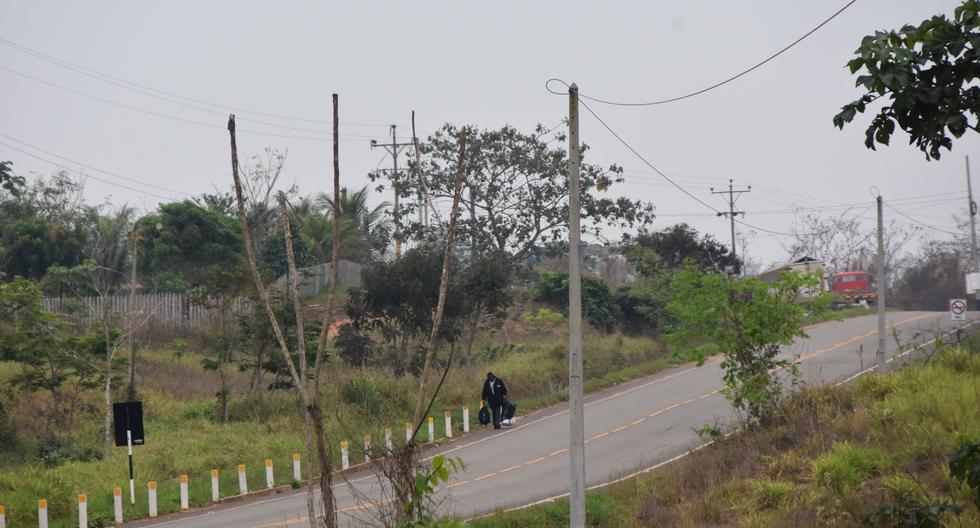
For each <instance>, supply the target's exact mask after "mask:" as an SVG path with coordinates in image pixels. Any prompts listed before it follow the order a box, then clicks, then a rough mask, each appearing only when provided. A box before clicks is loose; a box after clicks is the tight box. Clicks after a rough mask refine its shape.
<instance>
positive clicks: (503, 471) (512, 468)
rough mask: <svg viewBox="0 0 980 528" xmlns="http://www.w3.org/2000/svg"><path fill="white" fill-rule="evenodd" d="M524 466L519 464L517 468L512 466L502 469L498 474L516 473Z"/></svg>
mask: <svg viewBox="0 0 980 528" xmlns="http://www.w3.org/2000/svg"><path fill="white" fill-rule="evenodd" d="M522 466H524V464H517V465H516V466H510V467H509V468H504V469H501V470H500V471H499V472H498V473H507V472H508V471H514V470H515V469H517V468H519V467H522Z"/></svg>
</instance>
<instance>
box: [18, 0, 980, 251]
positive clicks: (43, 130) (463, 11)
mask: <svg viewBox="0 0 980 528" xmlns="http://www.w3.org/2000/svg"><path fill="white" fill-rule="evenodd" d="M844 3H845V0H822V1H818V2H812V1H811V2H803V1H787V0H759V1H741V2H730V1H728V2H723V1H701V0H699V1H684V2H663V1H647V2H639V1H636V2H580V1H575V2H570V1H565V2H543V1H538V2H516V1H509V2H500V1H498V2H483V3H476V2H460V1H451V2H450V1H442V2H433V1H424V2H423V1H415V2H393V1H381V0H378V1H373V2H254V1H252V2H238V1H236V2H231V1H222V2H200V1H195V2H175V1H172V2H132V1H116V2H107V1H88V2H64V1H63V2H50V1H36V0H35V1H29V2H27V1H23V2H14V1H11V0H0V37H2V38H5V39H8V40H11V41H14V42H17V43H19V44H22V45H25V46H28V47H30V48H33V49H35V50H38V51H41V52H44V53H47V54H49V55H52V56H54V57H57V58H60V59H63V60H66V61H70V62H72V63H75V64H78V65H80V66H84V67H86V68H90V69H93V70H96V71H99V72H102V73H106V74H109V75H113V76H116V77H119V78H122V79H126V80H129V81H133V82H137V83H141V84H144V85H147V86H150V87H153V88H157V89H161V90H166V91H169V92H173V93H176V94H179V95H183V96H188V97H193V98H196V99H200V100H204V101H210V102H219V103H222V104H226V105H230V106H236V107H242V108H247V109H251V110H258V111H262V112H267V113H274V114H283V115H290V116H298V117H304V118H307V119H313V120H323V121H329V119H330V94H331V93H333V92H337V93H339V94H340V104H341V122H342V126H341V134H342V135H345V136H346V137H344V140H343V142H342V143H341V171H342V179H343V184H344V185H345V186H347V187H349V188H360V187H361V186H362V185H364V184H365V183H366V182H367V179H366V177H365V175H366V173H367V172H368V171H370V170H372V169H374V168H375V167H376V166H377V165H378V163H379V161H381V158H382V155H383V153H382V152H381V151H379V150H374V151H372V150H371V149H370V148H369V143H368V138H369V137H377V138H378V139H379V140H383V139H385V138H386V137H387V134H388V129H387V124H389V123H397V124H399V134H400V136H401V137H402V138H406V139H407V138H408V136H409V135H410V130H409V129H408V128H407V125H409V124H410V112H411V111H412V110H415V111H416V112H417V122H418V125H419V130H420V135H425V134H427V133H428V132H431V131H432V130H434V129H435V128H437V127H438V126H439V125H440V124H442V123H444V122H447V121H448V122H453V123H456V124H463V123H468V124H476V125H479V126H481V127H486V128H491V127H500V126H502V125H504V124H512V125H514V126H516V127H518V128H520V129H523V130H526V131H529V130H531V129H532V128H533V126H534V125H535V124H536V123H543V124H545V125H547V126H551V125H554V124H556V123H558V122H559V121H560V120H561V119H562V118H563V117H564V113H565V112H566V109H567V101H566V99H565V98H563V97H558V96H554V95H551V94H549V93H548V92H546V91H545V89H544V82H545V80H546V79H548V78H550V77H559V78H562V79H565V80H567V81H569V82H571V81H575V82H577V83H578V85H579V87H580V89H581V91H582V93H585V94H590V95H595V96H599V97H606V98H612V99H617V100H627V101H636V100H650V99H659V98H663V97H669V96H673V95H678V94H681V93H685V92H688V91H690V90H692V89H698V88H701V87H703V86H704V85H707V84H711V83H713V82H716V81H718V80H720V79H723V78H725V77H728V76H729V75H731V74H734V73H736V72H738V71H740V70H742V69H744V68H746V67H748V66H750V65H752V64H754V63H755V62H758V61H759V60H761V59H762V58H763V57H765V56H767V55H769V54H771V53H773V52H774V51H775V50H777V49H779V48H781V47H783V46H784V45H786V44H787V43H789V42H790V41H792V40H794V39H795V38H797V37H798V36H799V35H801V34H802V33H804V32H806V31H807V30H809V29H810V28H812V27H813V26H814V25H816V24H817V23H819V22H820V21H822V20H823V19H825V18H826V17H827V16H829V15H830V14H831V13H833V12H834V11H836V10H837V9H839V8H840V7H841V6H842V5H843V4H844ZM958 4H959V2H958V1H957V0H859V1H858V3H857V4H856V5H854V6H852V7H851V8H850V9H848V10H847V11H845V13H844V14H842V15H841V16H840V17H839V18H837V19H836V20H834V21H833V22H831V23H830V24H829V25H828V26H826V27H825V28H823V29H822V30H821V31H819V32H818V33H816V34H815V35H813V36H811V37H810V38H809V39H807V40H806V41H804V42H803V43H801V44H800V45H799V46H797V47H796V48H794V49H793V50H791V51H790V52H788V53H787V54H785V55H783V56H781V57H779V58H777V59H776V60H775V61H773V62H771V63H770V64H768V65H766V66H764V67H762V68H761V69H759V70H757V71H755V72H753V73H751V74H750V75H748V76H746V77H744V78H742V79H739V80H738V81H735V82H734V83H732V84H729V85H727V86H725V87H722V88H720V89H718V90H715V91H713V92H710V93H708V94H705V95H703V96H699V97H696V98H693V99H690V100H687V101H682V102H678V103H674V104H670V105H665V106H660V107H653V108H614V107H608V106H603V105H598V104H593V105H592V106H593V108H594V109H595V110H596V111H597V112H598V113H599V115H600V116H602V117H603V118H604V119H605V120H606V121H607V122H608V123H609V124H610V125H611V126H612V127H613V128H615V129H616V130H617V131H618V132H619V133H620V134H622V135H623V137H624V138H626V139H627V140H628V141H630V142H631V143H632V144H633V145H634V147H636V148H637V150H639V151H640V152H641V153H642V154H643V155H644V156H646V157H647V159H649V160H650V161H651V162H652V163H654V164H655V165H656V166H657V167H658V168H660V169H661V170H663V171H664V172H666V173H667V174H668V175H671V176H676V177H677V181H678V183H680V184H682V185H684V186H685V187H686V188H687V189H688V190H689V191H691V192H692V193H694V194H697V195H698V196H699V197H701V198H702V199H704V200H705V201H707V202H708V203H710V204H712V205H715V206H716V207H718V208H721V207H722V204H723V202H722V200H721V198H720V197H718V196H712V195H711V194H710V193H709V189H708V187H709V186H711V185H714V186H716V187H718V186H723V185H725V184H726V183H727V180H728V178H734V179H735V181H736V184H741V185H747V184H751V185H752V186H753V192H752V193H751V194H749V195H747V196H745V197H743V198H742V199H741V201H740V202H739V208H740V209H745V210H747V211H748V213H749V216H748V217H747V218H746V221H747V222H749V223H751V224H753V225H757V226H759V227H762V228H766V229H771V230H775V231H786V230H787V228H788V224H789V221H790V220H791V215H789V214H768V213H764V211H771V210H779V209H785V208H786V207H788V206H789V205H790V204H791V203H796V204H798V205H803V206H809V207H820V206H827V205H830V202H834V203H838V204H839V203H845V204H850V203H862V204H867V205H871V204H872V203H873V199H872V198H871V196H870V194H869V191H868V188H869V186H871V185H875V186H877V187H878V189H880V190H881V192H882V194H883V195H884V196H885V198H886V200H888V199H896V198H909V197H915V196H920V195H935V194H937V193H952V192H960V191H963V190H964V189H963V188H964V169H963V156H964V155H966V154H970V153H977V151H978V149H977V147H978V145H980V141H978V138H977V137H976V135H975V134H971V135H970V136H969V137H968V138H965V139H963V140H960V141H958V142H956V145H955V148H954V151H953V152H952V153H950V154H947V155H945V156H944V158H943V159H942V160H941V161H939V162H935V161H933V162H926V161H925V159H924V157H923V156H922V154H921V153H920V152H919V151H918V150H916V149H914V148H912V147H909V146H907V145H906V144H905V143H906V139H905V137H904V134H899V135H897V136H896V137H895V138H894V141H893V146H892V147H889V148H882V149H880V150H879V151H878V152H871V151H868V150H866V149H865V148H864V146H863V137H864V136H863V131H864V127H863V125H864V124H866V123H867V121H868V120H867V118H860V117H859V118H858V120H859V122H858V123H857V124H856V126H854V125H852V126H850V127H848V128H847V129H846V130H845V131H844V132H841V131H838V130H837V129H835V128H833V126H832V125H831V118H832V116H833V115H834V114H835V113H836V111H837V109H838V107H840V106H841V105H842V104H844V103H846V102H849V101H850V100H851V99H853V98H855V97H856V96H857V95H858V91H857V90H856V89H855V88H854V87H853V84H854V83H853V78H852V77H851V76H850V75H849V74H848V73H847V71H846V70H845V69H844V68H843V65H844V63H845V62H846V61H847V60H849V59H850V56H851V54H852V52H853V50H854V49H855V48H856V47H857V45H858V44H859V42H860V39H861V37H862V36H863V35H866V34H868V33H870V32H872V31H874V30H875V29H891V28H894V27H897V26H900V25H901V24H903V23H906V22H916V23H917V22H919V21H920V20H922V19H924V18H927V17H929V16H931V15H933V14H936V13H940V12H944V13H951V12H952V10H953V8H954V7H955V6H956V5H958ZM0 66H2V67H4V68H8V69H13V70H16V71H18V72H21V73H23V74H28V75H31V76H34V77H36V78H39V79H43V80H44V81H48V82H51V83H57V84H60V85H62V86H66V87H70V88H72V89H74V90H77V91H81V92H84V93H87V94H90V95H93V96H98V97H101V98H104V99H109V100H112V101H115V102H118V103H122V104H126V105H131V106H135V107H139V108H142V109H145V110H149V111H152V112H157V113H162V114H166V115H169V116H173V117H177V118H181V119H186V120H191V121H197V122H204V123H209V124H212V125H213V126H214V127H215V128H207V127H204V126H198V125H193V124H187V123H183V122H177V121H173V120H168V119H164V118H160V117H157V116H153V115H148V114H146V113H140V112H137V111H134V110H130V109H125V108H120V107H118V106H112V105H109V104H105V103H103V102H99V101H96V100H92V99H88V98H85V97H81V96H78V95H75V94H71V93H66V92H64V91H62V90H58V89H56V88H52V87H49V86H46V85H43V84H39V83H37V82H35V81H32V80H28V79H25V78H22V77H19V76H17V75H14V74H12V73H9V72H8V71H4V70H0V86H2V87H3V91H2V93H3V97H2V98H0V133H2V134H7V135H9V136H12V137H14V138H16V139H18V140H21V141H24V142H27V143H30V144H32V145H35V146H37V147H41V148H43V149H46V150H48V151H50V152H53V153H55V154H58V155H60V156H63V157H66V158H70V159H72V160H74V161H77V162H82V163H85V164H88V165H92V166H94V167H98V168H100V169H104V170H107V171H111V172H115V173H118V174H120V175H123V176H126V177H129V178H134V179H137V180H140V181H145V182H151V183H154V184H156V185H160V186H164V187H168V188H173V189H177V190H181V191H183V192H186V193H190V194H197V193H201V192H208V191H213V190H214V188H215V187H219V188H221V189H225V188H226V187H227V186H228V185H229V184H230V180H231V177H230V169H229V160H228V138H227V132H226V131H225V130H224V125H225V121H226V117H225V116H224V115H223V114H225V113H226V111H224V110H221V109H214V110H216V111H217V113H216V114H211V113H206V112H202V111H198V110H194V109H191V108H187V107H183V106H178V105H174V104H171V103H168V102H165V101H161V100H158V99H154V98H151V97H147V96H144V95H140V94H137V93H133V92H131V91H128V90H124V89H122V88H119V87H116V86H112V85H110V84H106V83H103V82H100V81H97V80H94V79H91V78H89V77H85V76H83V75H79V74H78V73H76V72H72V71H69V70H66V69H64V68H61V67H58V66H56V65H54V64H51V63H49V62H44V61H42V60H39V59H37V58H35V57H32V56H29V55H26V54H24V53H22V52H20V51H17V50H14V49H12V48H9V47H6V46H0ZM212 109H213V108H212ZM583 114H584V112H583ZM237 115H238V116H239V128H241V129H244V130H265V131H274V132H277V133H281V134H287V135H302V136H317V137H320V138H323V140H322V141H311V140H305V139H291V138H281V137H266V136H261V135H249V134H242V135H240V138H239V148H240V150H241V152H242V154H243V155H250V154H257V153H260V152H261V151H262V149H263V148H265V147H267V146H271V147H275V148H288V150H289V156H288V159H287V165H286V171H285V182H286V183H292V182H295V183H297V184H298V185H299V186H300V188H301V190H302V191H303V192H305V193H310V192H315V191H322V190H326V188H327V186H328V178H329V176H330V174H331V173H330V170H331V155H330V142H329V136H326V135H322V134H316V133H311V132H306V131H296V130H290V129H284V128H273V127H270V126H266V125H261V124H256V123H254V122H250V120H249V118H250V117H252V119H253V121H254V120H255V119H258V120H264V121H276V122H278V123H282V124H286V125H289V126H294V127H298V128H311V129H322V130H326V129H327V128H328V125H325V124H317V123H304V122H296V121H281V120H275V119H273V118H266V117H263V116H251V115H250V114H248V113H246V112H237ZM343 123H346V124H343ZM581 129H582V137H583V140H584V141H585V142H587V143H589V144H590V145H591V146H592V150H591V151H590V153H589V154H590V161H592V162H598V163H602V164H608V163H610V162H617V163H619V164H621V165H622V166H624V167H625V168H626V169H627V172H626V178H627V182H626V183H625V184H621V185H618V186H615V187H613V189H612V191H611V193H612V194H625V195H629V196H631V197H634V198H642V199H645V200H649V201H652V202H653V203H654V204H655V205H656V207H657V213H658V214H659V215H660V218H658V220H657V222H656V225H657V226H663V225H669V224H673V223H676V222H680V221H686V222H689V223H691V224H692V225H694V226H695V227H696V228H698V229H699V230H704V231H707V232H709V233H713V234H715V235H717V236H718V238H719V239H720V240H722V241H725V242H726V243H727V241H728V239H729V234H728V224H727V223H726V221H725V220H724V219H721V218H716V217H715V216H713V213H712V212H711V211H709V210H708V209H706V208H705V207H704V206H702V205H701V204H699V203H697V202H695V201H694V200H692V199H690V198H689V197H687V196H685V195H684V194H682V193H681V192H680V191H678V190H676V189H674V188H672V187H670V186H669V185H667V184H666V183H665V182H664V181H663V180H661V179H659V177H656V176H654V175H652V174H651V173H650V172H651V171H650V170H649V169H648V168H647V167H645V166H644V165H643V164H642V163H641V162H640V161H639V160H638V159H636V158H635V157H633V156H632V154H630V153H629V152H628V151H626V150H625V148H623V147H622V146H621V145H620V144H619V143H618V142H617V141H616V140H615V139H614V138H612V137H611V136H610V135H609V134H608V133H607V132H606V131H605V130H604V129H602V128H601V126H600V125H599V124H598V123H597V122H596V121H595V120H593V119H591V117H589V116H588V115H583V122H582V126H581ZM355 136H359V137H355ZM0 141H3V142H5V143H9V144H11V145H14V146H17V147H18V148H24V150H28V151H31V152H33V153H35V154H37V155H39V156H42V157H44V158H48V159H52V160H54V159H55V158H53V157H52V156H50V155H48V154H44V153H40V152H37V151H32V150H31V149H29V148H25V147H23V146H22V145H19V144H17V143H14V142H13V141H11V140H9V139H8V138H5V137H2V136H0ZM977 157H978V161H980V155H978V156H977ZM0 159H9V160H12V161H14V162H15V166H14V168H15V172H17V173H19V174H24V175H27V174H28V173H30V172H32V171H33V172H37V173H40V174H48V173H50V172H52V171H53V170H54V167H52V166H51V165H48V164H46V163H44V162H42V161H39V160H37V159H34V158H31V157H29V156H27V155H24V154H22V153H20V152H16V151H13V150H11V149H10V148H8V147H6V146H3V145H0ZM383 163H384V165H385V166H387V165H388V164H389V163H390V160H385V161H384V162H383ZM66 166H68V167H70V168H73V169H80V168H81V167H79V166H78V165H74V164H71V163H66ZM86 172H88V173H89V174H91V175H92V176H98V177H103V178H106V179H109V180H114V181H116V182H118V183H121V184H124V185H127V186H134V187H139V186H138V185H135V184H132V183H131V182H126V181H123V180H118V179H114V178H111V177H108V176H105V175H103V174H100V173H97V172H94V171H90V170H86ZM146 190H147V191H149V192H153V193H160V194H164V195H173V194H174V193H170V192H166V191H160V190H159V189H152V188H146ZM785 193H794V195H790V194H785ZM87 195H88V198H89V199H90V200H92V201H98V200H101V199H104V198H105V197H107V196H110V195H111V200H112V202H113V203H114V204H121V203H123V202H129V203H130V204H138V205H139V206H140V207H143V208H147V209H151V208H153V207H154V206H155V204H156V203H157V202H158V201H159V199H158V198H155V197H152V196H146V195H141V194H140V193H137V192H133V191H130V190H125V189H122V188H119V187H114V186H112V185H108V184H105V183H102V182H99V181H94V180H89V182H88V185H87ZM958 196H959V197H961V198H962V199H961V200H959V201H949V199H950V198H956V197H958ZM176 197H181V196H180V195H176ZM377 199H378V200H380V199H383V198H382V197H380V196H379V197H377ZM944 199H945V200H946V201H937V200H944ZM926 200H932V201H933V202H932V203H912V204H908V205H906V206H902V209H903V210H905V211H906V212H907V213H908V214H910V215H911V216H913V217H916V218H918V219H919V220H920V221H922V222H924V223H927V224H930V225H934V226H937V227H941V228H943V229H946V230H954V229H955V227H954V225H953V222H952V220H951V219H950V215H951V214H954V213H957V212H959V211H962V210H964V207H965V194H963V195H952V194H950V195H946V196H938V197H931V198H926ZM863 210H864V207H863V206H862V207H861V208H859V209H857V210H855V211H854V214H857V213H858V212H860V211H863ZM833 212H836V213H839V212H841V211H840V210H835V211H833ZM872 214H873V210H868V212H867V213H866V215H865V216H867V217H868V218H869V219H870V218H871V215H872ZM740 230H745V229H740ZM929 236H930V237H931V238H936V237H942V236H945V235H942V234H941V233H936V232H932V233H930V234H929ZM748 252H749V256H750V257H755V258H759V259H761V260H763V261H765V262H770V261H773V260H776V259H779V258H782V257H784V256H785V255H784V252H783V250H782V248H781V246H780V244H779V243H778V241H777V240H776V238H775V237H773V236H770V235H767V234H766V233H763V232H759V233H758V234H757V235H755V236H753V237H751V243H750V246H749V251H748Z"/></svg>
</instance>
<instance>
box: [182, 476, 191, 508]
mask: <svg viewBox="0 0 980 528" xmlns="http://www.w3.org/2000/svg"><path fill="white" fill-rule="evenodd" d="M189 502H190V501H189V499H188V497H187V475H181V476H180V509H182V510H186V509H188V508H190V507H191V506H190V503H189Z"/></svg>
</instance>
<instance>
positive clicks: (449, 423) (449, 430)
mask: <svg viewBox="0 0 980 528" xmlns="http://www.w3.org/2000/svg"><path fill="white" fill-rule="evenodd" d="M452 437H453V413H451V412H449V411H446V438H452Z"/></svg>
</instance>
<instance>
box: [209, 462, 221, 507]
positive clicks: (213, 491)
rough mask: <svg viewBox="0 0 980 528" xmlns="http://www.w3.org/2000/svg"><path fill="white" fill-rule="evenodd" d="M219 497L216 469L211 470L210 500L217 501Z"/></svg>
mask: <svg viewBox="0 0 980 528" xmlns="http://www.w3.org/2000/svg"><path fill="white" fill-rule="evenodd" d="M220 498H221V494H220V490H219V488H218V470H217V469H212V470H211V502H218V499H220Z"/></svg>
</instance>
